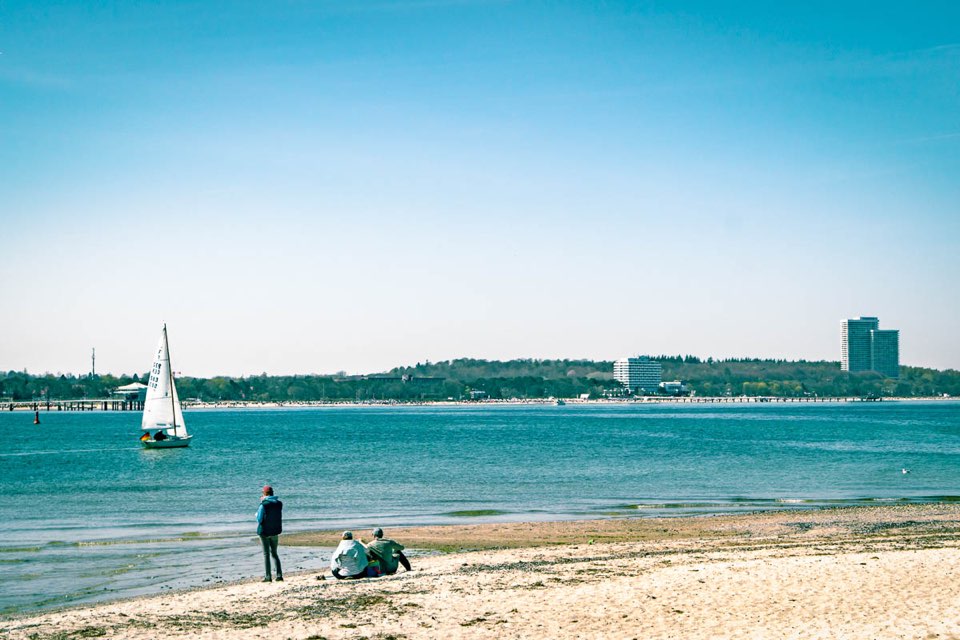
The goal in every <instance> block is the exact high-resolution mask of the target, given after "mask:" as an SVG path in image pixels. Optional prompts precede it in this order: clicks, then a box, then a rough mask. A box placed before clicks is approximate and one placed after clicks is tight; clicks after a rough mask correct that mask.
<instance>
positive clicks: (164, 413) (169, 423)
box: [141, 325, 187, 438]
mask: <svg viewBox="0 0 960 640" xmlns="http://www.w3.org/2000/svg"><path fill="white" fill-rule="evenodd" d="M141 426H142V428H143V429H144V430H147V431H149V430H152V429H164V430H168V432H169V433H170V435H174V436H180V437H181V438H185V437H186V436H187V426H186V424H184V422H183V412H182V411H181V410H180V398H179V397H178V396H177V386H176V385H175V384H174V382H173V372H172V370H171V369H170V345H169V343H168V342H167V325H163V334H162V335H161V336H160V344H159V345H158V346H157V355H156V357H155V358H154V359H153V368H152V369H150V381H149V382H148V383H147V397H146V399H145V400H144V402H143V422H142V423H141Z"/></svg>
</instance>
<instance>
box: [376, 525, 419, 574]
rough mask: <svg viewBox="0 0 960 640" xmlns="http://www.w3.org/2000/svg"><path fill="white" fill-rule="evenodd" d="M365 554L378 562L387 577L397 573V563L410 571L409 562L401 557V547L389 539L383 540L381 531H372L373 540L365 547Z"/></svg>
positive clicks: (405, 557)
mask: <svg viewBox="0 0 960 640" xmlns="http://www.w3.org/2000/svg"><path fill="white" fill-rule="evenodd" d="M367 552H368V553H370V555H372V556H374V557H375V558H377V559H378V560H379V561H380V566H381V567H382V568H383V572H384V573H385V574H387V575H388V576H390V575H393V574H395V573H396V572H397V563H398V562H399V563H400V564H402V565H403V568H404V569H406V570H407V571H412V569H411V568H410V561H409V560H407V556H405V555H403V545H402V544H400V543H399V542H395V541H393V540H391V539H389V538H386V539H384V537H383V529H381V528H380V527H377V528H376V529H374V530H373V540H371V541H370V544H368V545H367Z"/></svg>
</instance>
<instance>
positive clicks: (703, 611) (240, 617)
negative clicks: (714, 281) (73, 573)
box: [0, 504, 960, 640]
mask: <svg viewBox="0 0 960 640" xmlns="http://www.w3.org/2000/svg"><path fill="white" fill-rule="evenodd" d="M387 535H388V536H389V537H393V538H395V539H397V540H399V541H401V542H403V543H404V544H406V545H407V547H408V548H420V549H444V550H449V549H462V550H467V549H474V550H473V551H457V552H454V553H446V554H443V555H434V556H429V557H418V558H414V560H413V563H414V571H412V572H409V573H407V572H404V571H403V570H402V569H401V572H400V573H399V574H398V575H395V576H390V577H384V578H377V579H367V580H362V581H334V580H332V579H323V575H322V574H317V573H304V574H296V575H288V576H286V578H287V580H286V582H281V583H276V582H274V583H270V584H266V583H261V582H253V581H249V582H244V583H237V584H230V585H225V586H219V587H214V588H209V589H203V590H192V591H184V592H178V593H168V594H163V595H158V596H154V597H148V598H137V599H133V600H126V601H120V602H113V603H108V604H103V605H98V606H90V607H81V608H73V609H66V610H62V611H56V612H51V613H42V614H32V615H28V616H23V617H14V618H7V619H4V620H0V638H17V639H19V638H33V639H37V640H40V639H51V640H52V639H54V638H57V639H73V638H88V637H106V638H277V639H285V638H296V639H306V638H312V639H313V640H317V639H319V638H328V639H330V640H333V639H337V638H352V639H360V638H368V639H374V638H380V639H383V640H386V639H388V638H396V639H400V638H683V639H689V638H921V639H932V638H940V639H949V638H954V639H960V575H958V566H960V565H958V562H957V559H958V556H960V505H956V504H930V505H912V506H885V507H869V508H845V509H828V510H818V511H784V512H775V513H763V514H751V515H737V516H719V517H699V518H675V519H662V518H658V519H652V518H650V519H647V518H637V519H621V520H603V521H589V522H583V521H577V522H555V523H529V524H526V523H525V524H483V525H473V526H443V527H418V528H406V529H399V528H398V529H390V530H388V531H387ZM336 539H337V536H336V534H335V533H334V532H320V533H314V534H301V535H295V536H285V537H284V538H283V542H282V544H291V543H294V542H296V543H298V544H321V545H324V546H332V545H333V544H335V543H336ZM242 553H244V554H246V553H247V551H246V550H244V551H243V552H242ZM281 554H282V548H281ZM281 557H282V555H281ZM238 562H245V563H247V562H248V563H250V565H251V574H254V573H255V572H256V570H257V568H259V566H260V564H259V562H260V557H259V556H258V555H255V554H251V556H250V557H247V556H246V555H244V557H238Z"/></svg>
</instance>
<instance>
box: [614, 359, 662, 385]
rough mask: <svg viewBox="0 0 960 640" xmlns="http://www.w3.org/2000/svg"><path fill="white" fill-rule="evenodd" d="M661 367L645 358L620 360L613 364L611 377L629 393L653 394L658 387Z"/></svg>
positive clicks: (654, 361)
mask: <svg viewBox="0 0 960 640" xmlns="http://www.w3.org/2000/svg"><path fill="white" fill-rule="evenodd" d="M660 375H661V366H660V363H659V362H657V361H656V360H651V359H650V358H648V357H647V356H639V357H637V358H620V359H619V360H617V361H616V362H614V363H613V377H614V378H615V379H616V380H617V382H619V383H620V384H622V385H623V386H624V387H626V389H627V390H628V391H629V392H630V393H638V392H639V393H654V392H655V391H656V390H657V389H658V388H659V387H660Z"/></svg>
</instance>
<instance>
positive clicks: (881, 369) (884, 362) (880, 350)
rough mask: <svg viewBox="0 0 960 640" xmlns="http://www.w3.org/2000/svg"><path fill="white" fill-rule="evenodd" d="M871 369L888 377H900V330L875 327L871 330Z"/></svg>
mask: <svg viewBox="0 0 960 640" xmlns="http://www.w3.org/2000/svg"><path fill="white" fill-rule="evenodd" d="M870 358H871V360H870V362H871V364H870V369H871V370H872V371H876V372H877V373H880V374H883V375H885V376H887V377H888V378H899V377H900V331H899V330H897V329H874V330H873V331H871V332H870Z"/></svg>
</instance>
